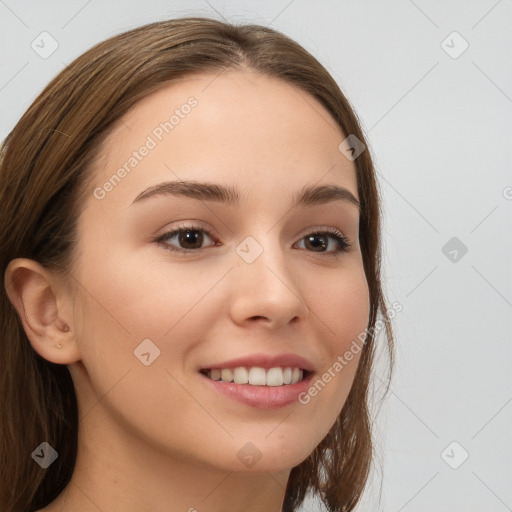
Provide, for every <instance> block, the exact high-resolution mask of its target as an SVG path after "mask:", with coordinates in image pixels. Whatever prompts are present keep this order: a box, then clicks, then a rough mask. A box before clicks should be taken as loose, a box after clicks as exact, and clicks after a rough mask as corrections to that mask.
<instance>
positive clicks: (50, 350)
mask: <svg viewBox="0 0 512 512" xmlns="http://www.w3.org/2000/svg"><path fill="white" fill-rule="evenodd" d="M5 288H6V292H7V295H8V297H9V300H10V301H11V303H12V305H13V306H14V308H15V309H16V311H17V313H18V316H19V318H20V320H21V323H22V324H23V329H24V330H25V333H26V334H27V337H28V339H29V341H30V344H31V345H32V348H33V349H34V350H35V351H36V352H37V353H38V354H39V355H40V356H41V357H43V358H44V359H47V360H48V361H50V362H52V363H56V364H71V363H75V362H77V361H79V360H80V351H79V348H78V346H77V344H76V340H75V337H74V334H73V332H72V329H71V328H70V326H69V321H67V320H64V319H63V318H61V316H60V315H61V314H62V312H59V310H58V306H57V304H58V301H57V296H56V294H57V293H58V290H57V288H56V286H54V285H53V281H52V278H51V274H50V273H49V271H48V270H46V269H45V268H44V267H43V266H42V265H40V264H39V263H38V262H36V261H34V260H30V259H27V258H16V259H14V260H12V261H11V262H10V263H9V265H8V266H7V269H6V271H5Z"/></svg>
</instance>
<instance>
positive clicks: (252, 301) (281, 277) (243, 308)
mask: <svg viewBox="0 0 512 512" xmlns="http://www.w3.org/2000/svg"><path fill="white" fill-rule="evenodd" d="M270 244H271V242H268V243H266V244H265V246H264V248H263V252H262V253H261V254H260V256H259V257H258V258H256V260H255V261H253V262H252V263H247V262H246V261H244V260H243V259H242V258H240V260H239V261H237V264H236V268H235V269H233V271H232V272H231V276H230V279H231V281H230V283H231V284H230V286H232V291H231V293H230V296H231V305H230V314H231V318H232V320H233V322H235V323H236V324H238V325H241V326H245V327H247V326H248V325H250V324H259V325H263V326H265V327H267V328H272V329H276V328H279V327H283V326H286V325H288V324H292V323H296V322H299V321H303V320H305V319H306V318H307V316H308V314H309V310H308V307H307V305H306V303H305V301H304V298H303V289H302V287H301V286H300V280H299V275H298V274H297V273H296V272H295V271H294V270H293V266H292V265H290V262H289V261H287V255H286V251H285V250H284V249H283V248H282V247H280V246H279V243H278V242H272V247H270ZM237 257H238V256H237Z"/></svg>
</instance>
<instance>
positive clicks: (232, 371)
mask: <svg viewBox="0 0 512 512" xmlns="http://www.w3.org/2000/svg"><path fill="white" fill-rule="evenodd" d="M200 373H202V374H203V375H205V376H206V377H208V378H210V379H212V380H215V381H220V382H226V383H228V382H234V383H235V384H247V385H249V386H271V387H276V386H288V385H292V384H296V383H297V382H301V381H302V380H304V379H305V378H307V376H308V375H309V374H310V373H311V372H309V371H308V370H304V369H301V368H298V367H290V366H287V367H279V366H278V367H274V368H268V369H266V368H262V367H260V366H251V367H247V366H238V367H236V368H211V369H209V368H208V369H203V370H201V371H200Z"/></svg>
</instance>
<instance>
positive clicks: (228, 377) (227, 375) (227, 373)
mask: <svg viewBox="0 0 512 512" xmlns="http://www.w3.org/2000/svg"><path fill="white" fill-rule="evenodd" d="M220 377H221V379H222V380H223V381H224V382H232V381H233V374H232V373H231V370H227V369H224V370H221V372H220Z"/></svg>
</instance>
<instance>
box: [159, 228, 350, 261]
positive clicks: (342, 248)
mask: <svg viewBox="0 0 512 512" xmlns="http://www.w3.org/2000/svg"><path fill="white" fill-rule="evenodd" d="M182 231H200V232H203V233H206V234H207V235H208V236H209V237H210V238H211V239H212V240H214V237H213V236H212V234H211V233H210V232H209V231H208V230H206V229H204V228H202V227H200V226H197V225H180V226H178V227H177V228H175V229H173V230H172V231H168V232H167V233H164V234H163V235H160V236H158V237H157V238H156V239H155V240H154V242H156V243H159V244H160V245H161V246H162V248H163V249H165V250H167V251H171V252H175V253H197V251H200V250H201V249H203V248H202V247H201V248H198V249H181V248H180V249H178V248H176V247H173V246H171V245H170V244H168V243H165V242H164V240H166V239H168V238H172V237H173V236H175V235H177V234H179V233H180V232H182ZM312 235H329V236H331V238H334V239H335V240H336V242H337V243H338V245H339V249H337V250H335V251H329V252H318V253H315V252H314V251H308V252H312V253H313V254H323V255H326V256H333V257H336V258H339V257H340V256H341V255H342V253H344V252H346V251H347V249H348V248H349V247H350V243H349V242H348V240H347V239H346V238H345V236H344V235H343V233H341V231H339V230H337V229H324V230H322V231H312V232H311V233H308V234H306V235H304V236H303V237H302V238H301V239H300V240H303V239H304V238H306V237H308V236H312Z"/></svg>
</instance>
